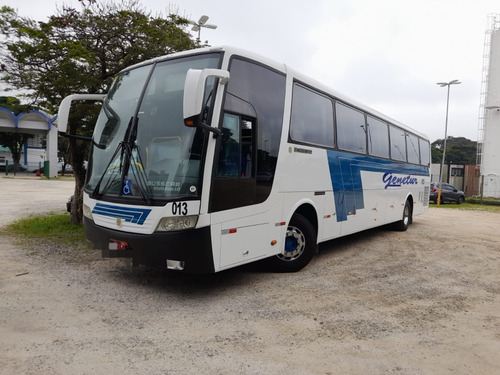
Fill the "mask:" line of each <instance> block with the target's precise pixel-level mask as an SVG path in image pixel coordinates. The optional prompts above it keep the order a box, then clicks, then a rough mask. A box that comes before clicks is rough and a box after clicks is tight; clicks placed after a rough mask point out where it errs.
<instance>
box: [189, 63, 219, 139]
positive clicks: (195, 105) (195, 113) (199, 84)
mask: <svg viewBox="0 0 500 375" xmlns="http://www.w3.org/2000/svg"><path fill="white" fill-rule="evenodd" d="M208 77H215V78H219V84H221V85H225V84H226V83H227V81H228V80H229V72H228V71H226V70H221V69H203V70H199V69H189V70H188V72H187V74H186V81H185V82H184V100H183V115H184V125H186V126H189V127H201V128H205V129H207V130H209V131H212V132H214V133H217V134H218V133H219V132H220V131H219V129H216V128H212V127H211V126H209V125H207V124H203V123H202V121H201V115H202V112H203V105H204V103H203V97H204V95H205V88H206V84H207V78H208Z"/></svg>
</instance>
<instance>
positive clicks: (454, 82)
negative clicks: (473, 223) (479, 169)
mask: <svg viewBox="0 0 500 375" xmlns="http://www.w3.org/2000/svg"><path fill="white" fill-rule="evenodd" d="M461 83H462V82H460V81H459V80H458V79H454V80H453V81H450V82H438V83H436V85H439V86H441V87H448V93H447V95H446V120H445V123H444V144H443V159H442V160H441V169H440V170H439V191H438V201H437V204H438V205H439V201H440V200H441V182H443V181H442V178H443V169H444V158H445V155H446V138H447V137H448V108H449V105H450V86H451V85H459V84H461Z"/></svg>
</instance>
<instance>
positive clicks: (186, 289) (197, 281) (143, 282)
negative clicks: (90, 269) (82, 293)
mask: <svg viewBox="0 0 500 375" xmlns="http://www.w3.org/2000/svg"><path fill="white" fill-rule="evenodd" d="M109 272H110V273H112V274H113V277H115V278H118V280H119V282H120V283H122V284H126V285H129V286H132V287H134V286H140V287H144V288H147V289H150V290H153V291H156V292H159V293H165V294H172V293H173V294H178V295H182V296H183V297H188V298H189V297H197V298H198V297H200V296H203V295H207V296H209V295H213V294H217V293H220V292H221V291H226V292H227V291H229V290H231V289H237V288H239V287H244V286H248V285H249V284H252V283H254V282H256V281H259V280H260V279H262V278H263V277H272V274H271V273H268V272H259V271H258V268H255V267H249V266H240V267H236V268H232V269H229V270H226V271H221V272H218V273H214V274H189V273H183V272H178V271H172V270H168V269H166V268H163V267H146V266H140V267H139V268H138V269H133V268H132V266H131V265H126V264H123V265H122V266H117V267H116V268H114V269H112V270H109ZM266 275H268V276H266Z"/></svg>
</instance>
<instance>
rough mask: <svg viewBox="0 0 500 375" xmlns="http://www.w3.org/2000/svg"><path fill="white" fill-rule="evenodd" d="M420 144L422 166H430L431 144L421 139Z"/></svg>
mask: <svg viewBox="0 0 500 375" xmlns="http://www.w3.org/2000/svg"><path fill="white" fill-rule="evenodd" d="M418 143H419V144H420V164H422V165H429V161H430V146H429V142H427V141H426V140H423V139H421V138H419V139H418Z"/></svg>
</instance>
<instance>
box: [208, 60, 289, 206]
mask: <svg viewBox="0 0 500 375" xmlns="http://www.w3.org/2000/svg"><path fill="white" fill-rule="evenodd" d="M229 70H230V73H231V78H230V79H229V82H228V84H227V90H226V96H225V101H224V104H223V110H224V114H223V122H222V124H221V128H222V129H221V130H222V132H223V134H222V137H219V140H218V154H217V156H216V160H215V162H216V163H217V169H216V171H215V178H214V181H213V185H212V196H211V207H210V210H211V211H212V212H215V211H221V210H226V209H231V208H236V207H242V206H247V205H252V204H257V203H261V202H263V201H265V200H266V199H267V197H268V196H269V193H270V192H271V188H272V183H273V180H274V172H275V170H276V163H277V160H278V151H279V145H280V140H281V129H282V123H283V111H284V103H285V76H284V75H283V74H280V73H278V72H276V71H273V70H272V69H269V68H267V67H265V66H262V65H259V64H256V63H253V62H250V61H245V60H241V59H239V58H233V59H232V61H231V63H230V68H229Z"/></svg>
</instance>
